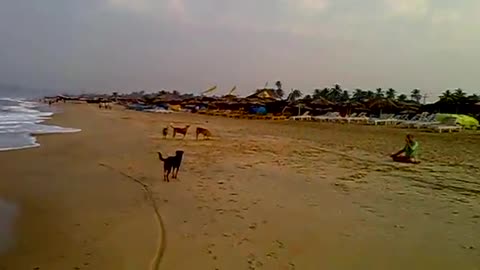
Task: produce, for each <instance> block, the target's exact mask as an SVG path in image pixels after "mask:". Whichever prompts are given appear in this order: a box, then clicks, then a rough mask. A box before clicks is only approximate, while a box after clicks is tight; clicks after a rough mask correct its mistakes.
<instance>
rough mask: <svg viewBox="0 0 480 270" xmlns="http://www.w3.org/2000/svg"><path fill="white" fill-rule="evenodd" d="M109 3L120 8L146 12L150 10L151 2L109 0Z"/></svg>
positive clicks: (144, 0)
mask: <svg viewBox="0 0 480 270" xmlns="http://www.w3.org/2000/svg"><path fill="white" fill-rule="evenodd" d="M107 4H108V5H109V6H111V7H114V8H118V9H123V10H128V11H134V12H146V11H148V10H149V8H150V4H151V2H150V1H149V0H107Z"/></svg>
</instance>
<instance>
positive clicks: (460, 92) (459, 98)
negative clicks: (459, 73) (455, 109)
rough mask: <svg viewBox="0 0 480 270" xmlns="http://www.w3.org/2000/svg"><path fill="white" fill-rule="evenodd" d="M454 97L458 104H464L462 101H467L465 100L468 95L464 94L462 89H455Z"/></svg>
mask: <svg viewBox="0 0 480 270" xmlns="http://www.w3.org/2000/svg"><path fill="white" fill-rule="evenodd" d="M453 96H454V97H455V99H456V100H457V101H458V102H462V101H465V99H467V93H465V92H463V90H462V89H460V88H457V89H455V92H454V93H453Z"/></svg>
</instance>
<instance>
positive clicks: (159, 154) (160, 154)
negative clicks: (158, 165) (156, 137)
mask: <svg viewBox="0 0 480 270" xmlns="http://www.w3.org/2000/svg"><path fill="white" fill-rule="evenodd" d="M157 153H158V158H159V159H160V160H161V161H165V159H164V158H163V157H162V153H160V152H157Z"/></svg>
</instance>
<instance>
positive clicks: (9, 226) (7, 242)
mask: <svg viewBox="0 0 480 270" xmlns="http://www.w3.org/2000/svg"><path fill="white" fill-rule="evenodd" d="M17 216H18V208H17V206H16V205H14V204H11V203H8V202H6V201H3V200H1V199H0V254H2V253H4V252H6V251H7V250H8V249H9V248H11V247H12V246H13V244H14V230H13V225H14V222H15V219H16V218H17Z"/></svg>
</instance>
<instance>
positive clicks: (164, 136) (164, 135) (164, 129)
mask: <svg viewBox="0 0 480 270" xmlns="http://www.w3.org/2000/svg"><path fill="white" fill-rule="evenodd" d="M162 134H163V138H164V139H166V138H167V135H168V127H166V128H163V131H162Z"/></svg>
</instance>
